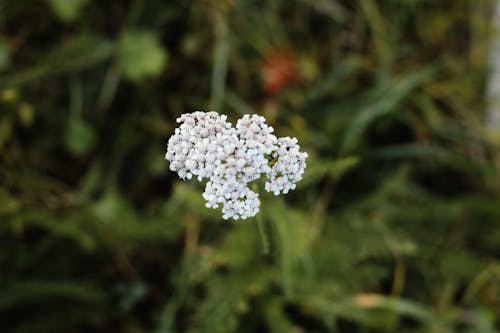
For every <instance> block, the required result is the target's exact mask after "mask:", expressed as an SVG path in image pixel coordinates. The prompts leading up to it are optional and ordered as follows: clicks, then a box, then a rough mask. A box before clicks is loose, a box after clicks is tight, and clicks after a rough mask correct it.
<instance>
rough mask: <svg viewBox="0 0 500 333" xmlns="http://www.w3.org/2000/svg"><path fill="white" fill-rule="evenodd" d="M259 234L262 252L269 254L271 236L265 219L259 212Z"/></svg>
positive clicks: (257, 224) (257, 222) (257, 223)
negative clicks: (268, 233)
mask: <svg viewBox="0 0 500 333" xmlns="http://www.w3.org/2000/svg"><path fill="white" fill-rule="evenodd" d="M256 226H257V235H258V238H259V242H260V248H261V252H262V254H264V255H267V254H269V238H268V236H267V232H266V226H265V225H264V220H263V219H262V214H259V213H258V214H257V221H256Z"/></svg>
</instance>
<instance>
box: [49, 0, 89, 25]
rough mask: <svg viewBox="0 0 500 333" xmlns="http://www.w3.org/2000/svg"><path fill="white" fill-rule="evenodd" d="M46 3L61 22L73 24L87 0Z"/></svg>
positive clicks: (60, 0) (55, 0)
mask: <svg viewBox="0 0 500 333" xmlns="http://www.w3.org/2000/svg"><path fill="white" fill-rule="evenodd" d="M48 2H49V4H50V6H51V7H52V10H53V11H54V12H55V14H56V15H57V16H58V17H59V18H60V19H61V20H63V21H66V22H73V21H75V20H76V19H77V18H78V16H79V14H80V13H81V11H82V9H83V7H84V6H85V5H86V4H87V2H89V0H48Z"/></svg>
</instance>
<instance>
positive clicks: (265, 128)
mask: <svg viewBox="0 0 500 333" xmlns="http://www.w3.org/2000/svg"><path fill="white" fill-rule="evenodd" d="M177 122H178V123H180V126H179V127H178V128H176V129H175V131H174V135H172V137H170V139H169V141H168V146H167V152H166V154H165V159H167V160H168V161H170V170H172V171H175V172H177V174H178V175H179V177H180V178H182V179H185V178H187V179H191V178H192V177H193V175H194V176H196V177H197V179H198V181H202V180H203V179H208V182H207V184H206V187H205V191H204V193H203V198H204V199H205V200H206V201H207V202H206V204H205V206H206V207H207V208H218V207H219V205H222V217H223V218H224V219H229V218H232V219H235V220H238V219H240V218H241V219H246V218H248V217H252V216H255V215H256V214H257V213H258V211H259V206H260V200H259V195H258V194H257V193H255V192H254V191H252V190H250V188H249V187H248V184H249V183H250V182H252V181H254V180H257V179H258V178H260V176H261V174H265V175H266V176H267V178H268V181H267V182H266V183H265V190H266V191H268V192H272V193H274V194H275V195H279V194H280V193H283V194H286V193H288V192H289V191H290V190H293V189H295V187H296V183H297V182H298V181H300V180H301V179H302V174H303V172H304V169H305V167H306V163H305V160H306V158H307V153H304V152H300V151H299V149H300V147H299V145H298V140H297V139H296V138H289V137H284V138H279V139H278V138H277V137H276V136H275V135H274V134H272V133H273V132H274V128H272V127H271V126H269V125H267V124H266V120H265V118H264V117H262V116H258V115H244V116H243V117H242V118H240V119H239V120H238V122H237V123H236V127H232V126H231V124H230V123H229V122H227V116H225V115H219V114H218V113H216V112H202V111H196V112H193V113H190V114H183V115H181V116H180V117H179V118H177ZM269 155H270V156H271V157H272V158H273V159H276V162H275V164H274V165H273V166H272V167H271V166H270V165H269V160H268V158H267V156H269Z"/></svg>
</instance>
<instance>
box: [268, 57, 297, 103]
mask: <svg viewBox="0 0 500 333" xmlns="http://www.w3.org/2000/svg"><path fill="white" fill-rule="evenodd" d="M261 73H262V80H263V83H264V90H265V91H266V92H267V93H269V94H276V93H279V92H280V91H282V90H283V89H285V88H287V87H289V86H291V85H293V84H294V83H296V82H297V81H298V80H299V71H298V68H297V64H296V62H295V58H294V57H293V54H292V53H291V52H290V51H288V50H283V49H279V50H274V51H273V52H272V53H270V54H268V55H267V56H266V57H265V58H264V60H263V62H262V65H261Z"/></svg>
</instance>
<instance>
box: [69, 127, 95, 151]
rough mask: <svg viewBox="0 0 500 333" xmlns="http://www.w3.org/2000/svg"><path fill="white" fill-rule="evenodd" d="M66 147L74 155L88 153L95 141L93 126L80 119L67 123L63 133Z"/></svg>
mask: <svg viewBox="0 0 500 333" xmlns="http://www.w3.org/2000/svg"><path fill="white" fill-rule="evenodd" d="M65 143H66V148H67V149H68V150H69V151H70V152H72V153H73V154H75V155H83V154H86V153H88V152H89V151H90V150H91V149H92V148H93V147H94V146H95V143H96V133H95V131H94V128H93V127H92V126H91V125H90V124H87V123H86V122H84V121H82V120H76V121H72V122H70V123H69V126H68V127H67V128H66V134H65Z"/></svg>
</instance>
